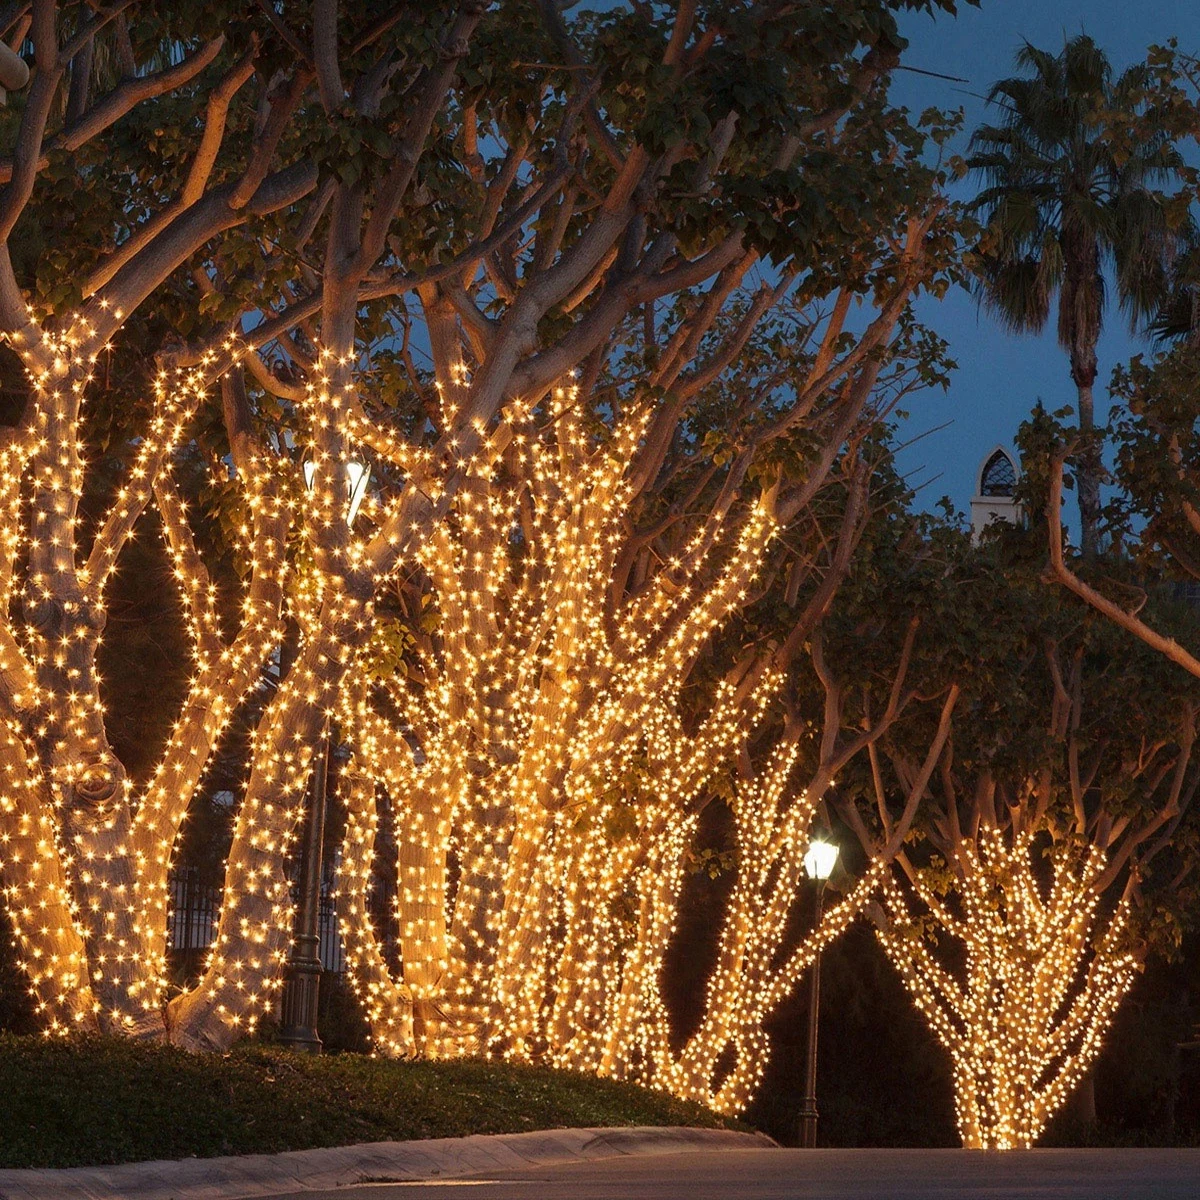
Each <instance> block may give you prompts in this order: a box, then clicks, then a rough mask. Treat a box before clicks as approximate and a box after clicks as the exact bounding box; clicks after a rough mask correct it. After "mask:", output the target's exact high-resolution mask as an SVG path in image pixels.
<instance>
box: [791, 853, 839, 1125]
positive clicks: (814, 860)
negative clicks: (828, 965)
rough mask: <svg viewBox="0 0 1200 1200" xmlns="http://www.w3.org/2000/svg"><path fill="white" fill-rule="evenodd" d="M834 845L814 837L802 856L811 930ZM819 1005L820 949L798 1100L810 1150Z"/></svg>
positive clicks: (830, 868) (811, 980)
mask: <svg viewBox="0 0 1200 1200" xmlns="http://www.w3.org/2000/svg"><path fill="white" fill-rule="evenodd" d="M837 858H838V848H837V846H835V845H834V844H833V843H832V842H825V841H822V840H821V839H820V838H814V839H813V840H812V841H811V842H809V844H808V850H807V851H806V852H805V855H804V870H805V872H806V874H807V875H808V877H809V878H810V879H812V880H814V881H815V882H816V885H817V895H816V912H817V916H816V920H815V921H814V923H813V930H814V932H815V931H817V930H819V929H820V927H821V914H822V906H823V901H824V896H825V884H826V883H828V882H829V877H830V875H832V874H833V868H834V867H835V866H837ZM820 1004H821V951H820V950H817V952H816V953H815V954H814V955H813V962H812V969H811V970H810V972H809V976H808V1058H807V1061H806V1062H805V1067H804V1097H803V1099H802V1100H801V1101H800V1145H801V1146H802V1147H805V1148H808V1149H811V1148H812V1147H814V1146H815V1145H816V1144H817V1013H818V1010H819V1008H820Z"/></svg>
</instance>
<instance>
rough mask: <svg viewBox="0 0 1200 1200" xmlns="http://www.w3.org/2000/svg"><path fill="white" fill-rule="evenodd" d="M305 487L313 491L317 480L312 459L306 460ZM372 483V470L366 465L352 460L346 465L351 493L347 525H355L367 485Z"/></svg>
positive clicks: (347, 480) (347, 487)
mask: <svg viewBox="0 0 1200 1200" xmlns="http://www.w3.org/2000/svg"><path fill="white" fill-rule="evenodd" d="M302 465H303V470H304V486H305V488H306V489H307V490H308V491H310V492H311V491H312V490H313V485H314V482H315V480H316V478H317V464H316V462H315V461H314V460H313V459H311V458H306V459H305V460H304V463H303V464H302ZM370 482H371V468H370V467H368V466H367V465H366V464H365V463H360V462H357V461H356V460H354V459H351V460H350V461H349V462H348V463H347V464H346V491H347V492H348V493H349V507H348V508H347V509H346V524H347V525H353V524H354V518H355V517H356V516H358V510H359V508H360V507H361V506H362V502H363V499H364V498H365V497H366V494H367V485H368V484H369V483H370Z"/></svg>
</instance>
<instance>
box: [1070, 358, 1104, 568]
mask: <svg viewBox="0 0 1200 1200" xmlns="http://www.w3.org/2000/svg"><path fill="white" fill-rule="evenodd" d="M1071 378H1072V379H1073V380H1074V381H1075V387H1076V390H1077V392H1078V401H1077V411H1078V415H1079V432H1080V434H1081V435H1082V436H1083V442H1084V444H1083V448H1082V451H1081V452H1080V455H1079V465H1078V467H1077V468H1076V472H1075V478H1076V479H1077V481H1078V486H1079V525H1080V539H1079V544H1080V548H1081V549H1082V551H1083V557H1084V558H1085V559H1091V558H1095V557H1096V550H1097V544H1096V526H1097V525H1098V524H1099V522H1100V448H1099V446H1098V445H1097V444H1096V442H1095V438H1094V433H1095V429H1096V411H1095V400H1094V398H1093V395H1092V386H1093V384H1094V383H1095V382H1096V345H1095V342H1093V341H1089V342H1086V343H1084V344H1083V345H1075V346H1072V348H1071Z"/></svg>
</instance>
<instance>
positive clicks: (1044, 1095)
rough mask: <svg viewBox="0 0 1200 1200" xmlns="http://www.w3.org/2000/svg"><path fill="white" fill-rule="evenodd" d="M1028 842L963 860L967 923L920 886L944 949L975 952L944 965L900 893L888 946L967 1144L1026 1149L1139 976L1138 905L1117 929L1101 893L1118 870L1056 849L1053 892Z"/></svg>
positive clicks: (920, 881)
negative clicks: (938, 1056)
mask: <svg viewBox="0 0 1200 1200" xmlns="http://www.w3.org/2000/svg"><path fill="white" fill-rule="evenodd" d="M1034 843H1035V839H1034V837H1033V836H1032V835H1031V834H1022V835H1020V836H1018V837H1017V838H1016V839H1015V840H1013V841H1012V842H1011V843H1010V840H1009V838H1008V837H1007V836H1006V835H1005V834H1004V833H1002V832H1001V831H999V830H997V829H995V828H987V827H985V828H983V829H981V830H980V833H979V837H978V839H977V840H976V841H974V842H971V841H966V842H964V843H963V844H962V846H961V847H960V849H959V850H958V857H959V858H960V859H961V860H962V862H961V864H960V865H961V868H962V869H961V870H960V871H958V872H956V875H955V878H956V881H957V882H956V889H957V897H956V898H957V900H958V901H959V904H958V905H957V906H956V911H955V912H951V911H950V910H949V908H948V907H947V905H946V903H945V902H944V901H943V900H942V899H941V898H939V896H938V895H937V893H936V892H934V891H933V890H932V889H931V887H930V886H929V884H928V883H927V882H926V881H925V880H924V878H923V877H922V876H921V875H920V874H918V875H917V876H916V889H917V892H918V894H919V896H920V899H921V901H922V904H923V907H924V909H925V910H926V912H927V913H928V914H929V917H930V918H931V919H932V920H933V921H934V923H935V925H936V927H937V929H938V932H939V936H940V937H945V938H952V939H954V940H955V941H957V942H958V943H960V944H961V946H962V947H963V950H964V952H965V956H966V961H965V969H964V970H963V971H962V972H961V973H960V972H952V971H951V970H950V969H948V968H947V967H945V966H943V965H942V964H941V963H940V962H939V961H938V960H937V958H936V957H935V956H934V954H933V953H932V951H931V949H930V947H929V946H928V945H927V944H926V941H925V938H924V936H923V933H922V931H921V928H920V927H919V926H918V925H917V924H915V923H914V919H913V915H912V912H911V910H910V907H909V902H908V901H907V900H906V899H905V896H904V895H903V893H902V892H901V890H900V889H899V887H898V886H897V885H896V884H895V883H894V882H889V883H888V884H887V886H886V888H885V890H884V898H885V908H886V911H887V915H888V918H889V923H888V925H887V926H886V927H883V928H881V929H880V930H879V931H878V933H879V939H880V941H881V943H882V944H883V947H884V949H885V950H886V951H887V955H888V957H889V958H890V959H891V961H892V962H893V963H894V964H895V965H896V967H897V968H898V969H899V971H900V973H901V976H902V978H903V979H904V982H905V984H906V985H907V987H908V989H909V991H910V992H911V994H912V996H913V998H914V1000H915V1001H916V1003H917V1005H918V1007H919V1008H920V1010H921V1012H922V1013H923V1014H924V1016H925V1019H926V1020H927V1021H928V1022H929V1026H930V1028H931V1029H932V1030H933V1032H934V1034H935V1035H936V1036H937V1038H938V1041H939V1042H941V1044H942V1045H943V1046H944V1047H945V1048H946V1050H947V1052H948V1053H949V1055H950V1059H951V1064H952V1068H953V1076H954V1096H955V1107H956V1109H957V1113H958V1125H959V1133H960V1135H961V1137H962V1140H963V1144H964V1145H965V1146H968V1147H971V1148H976V1149H979V1148H982V1149H994V1150H1006V1149H1013V1148H1018V1147H1029V1146H1032V1145H1033V1144H1034V1142H1035V1141H1037V1139H1038V1137H1039V1136H1040V1135H1041V1133H1042V1131H1043V1129H1044V1128H1045V1125H1046V1122H1047V1120H1048V1119H1049V1118H1050V1117H1051V1116H1052V1115H1053V1114H1054V1113H1055V1112H1056V1111H1057V1110H1058V1109H1059V1108H1060V1107H1061V1106H1062V1104H1063V1102H1064V1101H1065V1100H1066V1098H1067V1097H1068V1096H1069V1095H1070V1094H1071V1091H1072V1090H1073V1089H1074V1088H1075V1086H1076V1085H1077V1084H1078V1083H1079V1082H1080V1080H1081V1079H1082V1078H1083V1076H1084V1074H1085V1073H1086V1072H1087V1070H1088V1068H1089V1067H1090V1066H1091V1065H1092V1063H1093V1062H1094V1061H1095V1058H1096V1055H1097V1054H1098V1053H1099V1052H1100V1049H1101V1047H1102V1044H1103V1038H1104V1034H1105V1033H1106V1032H1107V1030H1108V1028H1109V1026H1110V1024H1111V1023H1112V1019H1113V1017H1114V1016H1115V1014H1116V1011H1117V1008H1118V1006H1119V1005H1120V1003H1121V1000H1122V999H1123V998H1124V996H1125V995H1126V993H1127V992H1128V991H1129V988H1130V987H1131V986H1132V984H1133V980H1134V978H1135V976H1136V974H1137V971H1138V964H1137V962H1136V960H1135V959H1134V957H1133V955H1132V954H1131V953H1130V952H1129V950H1128V948H1127V947H1126V945H1125V933H1126V930H1127V927H1128V922H1129V917H1130V902H1129V899H1128V897H1122V899H1121V900H1120V901H1119V902H1118V903H1117V905H1116V908H1115V910H1114V911H1113V913H1112V914H1111V915H1109V916H1106V915H1105V913H1104V911H1103V902H1102V895H1101V892H1100V890H1099V889H1098V888H1097V887H1096V884H1097V881H1098V880H1099V879H1100V877H1101V876H1102V875H1103V873H1104V870H1105V867H1106V866H1107V856H1106V855H1105V853H1104V852H1103V851H1102V850H1100V849H1099V848H1097V847H1094V846H1093V847H1090V848H1079V847H1074V846H1071V845H1069V844H1065V843H1064V844H1060V845H1058V846H1056V847H1055V850H1054V853H1053V854H1052V856H1051V863H1052V879H1051V882H1050V886H1049V888H1044V887H1042V886H1041V885H1040V884H1039V882H1038V865H1039V860H1040V858H1041V856H1040V854H1039V853H1038V851H1037V850H1036V849H1035V844H1034Z"/></svg>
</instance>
